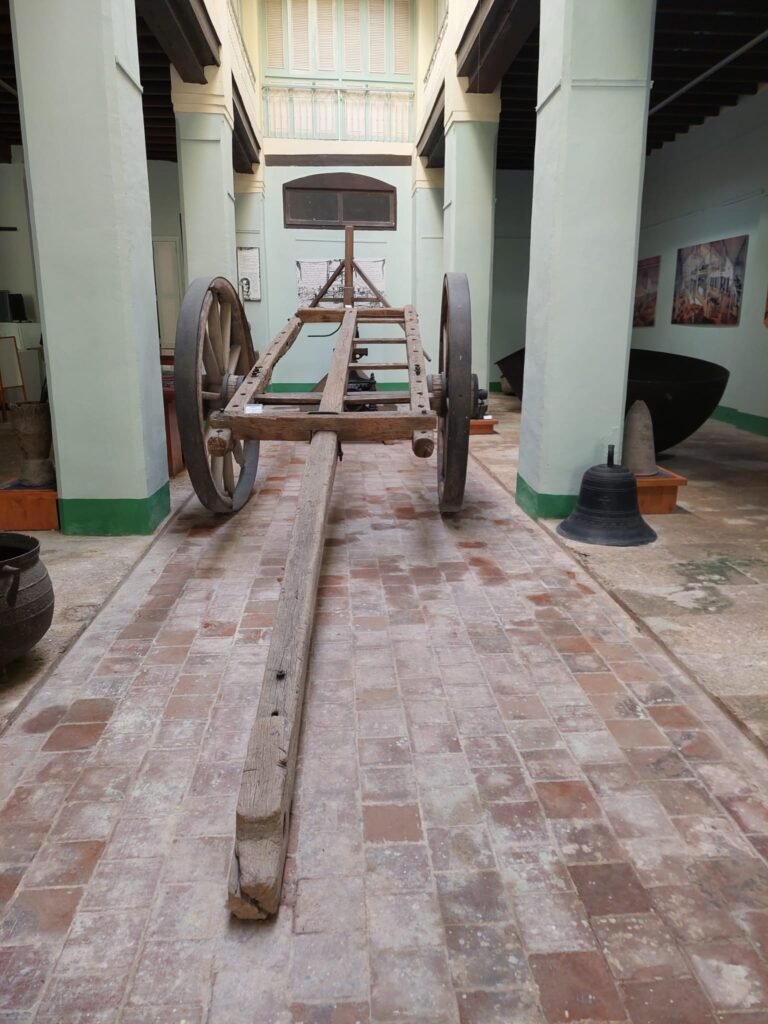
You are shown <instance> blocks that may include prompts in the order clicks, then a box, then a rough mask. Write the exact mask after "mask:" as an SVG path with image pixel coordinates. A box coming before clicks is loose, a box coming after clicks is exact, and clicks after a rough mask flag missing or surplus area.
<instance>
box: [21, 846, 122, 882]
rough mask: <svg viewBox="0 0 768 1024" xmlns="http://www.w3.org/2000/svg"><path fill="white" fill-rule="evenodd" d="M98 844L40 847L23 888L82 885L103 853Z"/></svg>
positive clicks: (102, 848) (101, 847) (102, 847)
mask: <svg viewBox="0 0 768 1024" xmlns="http://www.w3.org/2000/svg"><path fill="white" fill-rule="evenodd" d="M104 845H105V844H104V843H103V842H102V841H100V840H90V841H88V840H85V841H83V842H69V843H50V844H49V845H47V846H45V847H43V849H42V850H41V851H40V854H39V856H38V857H37V858H36V859H35V861H34V863H33V864H32V865H31V867H30V868H29V871H28V872H27V874H26V876H25V878H24V882H25V885H27V886H29V887H31V888H35V889H39V888H46V887H47V886H80V885H85V884H86V883H87V882H88V880H89V879H90V877H91V875H92V874H93V871H94V868H95V867H96V865H97V863H98V861H99V858H100V857H101V855H102V853H103V851H104Z"/></svg>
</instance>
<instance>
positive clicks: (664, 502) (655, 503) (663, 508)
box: [635, 466, 688, 516]
mask: <svg viewBox="0 0 768 1024" xmlns="http://www.w3.org/2000/svg"><path fill="white" fill-rule="evenodd" d="M656 468H657V469H658V471H659V472H658V474H657V475H656V476H636V477H635V480H636V481H637V503H638V505H639V506H640V514H641V515H644V516H658V515H664V514H666V513H668V512H674V511H675V509H676V508H677V489H678V487H685V485H686V484H687V483H688V481H687V480H686V478H685V477H684V476H680V475H679V474H678V473H673V472H672V471H671V470H669V469H662V467H661V466H657V467H656Z"/></svg>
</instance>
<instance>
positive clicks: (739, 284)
mask: <svg viewBox="0 0 768 1024" xmlns="http://www.w3.org/2000/svg"><path fill="white" fill-rule="evenodd" d="M748 241H749V235H736V236H735V237H734V238H721V239H719V240H718V241H716V242H702V243H701V244H700V245H690V246H688V247H687V248H685V249H678V250H677V270H676V273H675V298H674V303H673V306H672V323H673V324H688V325H691V324H709V325H710V326H712V327H735V326H736V325H737V324H738V322H739V315H740V313H741V297H742V293H743V291H744V271H745V268H746V265H747V242H748Z"/></svg>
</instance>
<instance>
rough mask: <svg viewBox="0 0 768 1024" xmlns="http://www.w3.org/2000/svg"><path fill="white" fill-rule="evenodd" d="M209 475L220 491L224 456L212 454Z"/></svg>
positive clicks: (222, 480) (222, 479)
mask: <svg viewBox="0 0 768 1024" xmlns="http://www.w3.org/2000/svg"><path fill="white" fill-rule="evenodd" d="M211 477H212V478H213V483H214V485H215V487H216V490H217V491H219V492H221V491H223V490H224V456H223V455H214V456H213V457H212V458H211Z"/></svg>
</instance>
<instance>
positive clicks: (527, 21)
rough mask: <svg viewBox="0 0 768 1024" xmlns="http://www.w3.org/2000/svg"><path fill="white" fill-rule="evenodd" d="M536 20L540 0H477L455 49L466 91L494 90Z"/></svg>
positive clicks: (537, 18) (459, 71)
mask: <svg viewBox="0 0 768 1024" xmlns="http://www.w3.org/2000/svg"><path fill="white" fill-rule="evenodd" d="M538 23H539V0H480V3H479V4H478V5H477V7H476V8H475V10H474V13H473V15H472V17H471V18H470V19H469V23H468V24H467V27H466V29H465V30H464V35H463V36H462V38H461V42H460V43H459V46H458V49H457V50H456V64H457V68H458V73H459V75H460V76H462V77H466V78H467V79H468V83H467V92H479V93H485V92H493V90H494V89H495V88H496V86H497V85H498V84H499V82H500V81H501V80H502V78H503V77H504V75H505V74H506V72H507V71H508V70H509V68H510V66H511V65H512V63H513V62H514V60H515V58H516V57H517V56H518V55H519V54H520V51H521V50H522V49H523V47H524V46H525V44H526V43H527V42H528V41H529V39H530V37H531V35H532V34H533V32H534V31H535V30H536V28H537V26H538ZM537 63H538V61H537Z"/></svg>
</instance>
